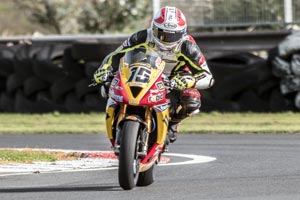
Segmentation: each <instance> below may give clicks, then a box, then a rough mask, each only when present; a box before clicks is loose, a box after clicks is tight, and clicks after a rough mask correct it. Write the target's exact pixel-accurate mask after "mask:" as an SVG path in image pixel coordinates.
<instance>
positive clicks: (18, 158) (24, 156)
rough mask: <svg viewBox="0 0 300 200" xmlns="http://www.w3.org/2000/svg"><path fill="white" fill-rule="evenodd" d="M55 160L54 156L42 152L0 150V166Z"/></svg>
mask: <svg viewBox="0 0 300 200" xmlns="http://www.w3.org/2000/svg"><path fill="white" fill-rule="evenodd" d="M56 160H57V158H56V157H55V155H54V154H50V153H47V152H43V151H31V150H23V151H19V150H9V149H0V164H1V163H20V162H21V163H24V162H26V163H30V162H34V161H48V162H53V161H56Z"/></svg>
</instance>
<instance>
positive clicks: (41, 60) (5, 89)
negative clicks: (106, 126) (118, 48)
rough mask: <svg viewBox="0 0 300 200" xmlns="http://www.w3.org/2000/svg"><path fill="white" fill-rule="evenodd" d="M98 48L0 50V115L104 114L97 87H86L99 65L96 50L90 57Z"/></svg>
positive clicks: (49, 45)
mask: <svg viewBox="0 0 300 200" xmlns="http://www.w3.org/2000/svg"><path fill="white" fill-rule="evenodd" d="M83 46H85V48H82V47H83ZM99 46H101V45H96V43H91V44H90V43H89V44H88V45H85V44H83V43H82V42H80V43H74V44H63V43H62V44H60V43H44V44H42V43H39V44H31V45H30V44H18V45H15V46H4V45H3V46H0V112H17V113H45V112H53V111H59V112H93V111H95V112H97V111H104V110H105V105H106V100H105V99H103V98H101V97H100V95H99V91H98V88H97V87H88V85H89V84H90V81H91V78H92V74H93V71H94V70H95V69H96V68H97V67H98V65H99V64H100V62H101V60H100V59H97V57H98V56H99V55H100V52H99V49H98V52H97V54H93V53H92V52H93V51H94V50H95V49H97V47H99ZM91 47H92V48H91ZM89 48H91V49H90V50H87V49H89ZM101 48H103V45H102V46H101ZM83 52H84V53H83ZM81 53H82V56H80V55H81ZM105 53H106V52H105ZM90 54H91V55H90ZM101 58H103V55H101Z"/></svg>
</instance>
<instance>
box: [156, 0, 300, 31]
mask: <svg viewBox="0 0 300 200" xmlns="http://www.w3.org/2000/svg"><path fill="white" fill-rule="evenodd" d="M154 1H155V0H154ZM158 1H159V0H158ZM159 3H160V6H167V5H169V6H176V7H178V8H180V9H181V10H182V11H183V12H184V14H185V16H186V18H187V21H188V23H189V27H196V28H197V27H199V28H205V27H206V28H209V27H245V26H264V25H268V26H270V25H279V26H281V27H285V26H286V25H299V24H300V0H160V1H159Z"/></svg>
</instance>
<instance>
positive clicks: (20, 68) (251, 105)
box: [0, 41, 300, 113]
mask: <svg viewBox="0 0 300 200" xmlns="http://www.w3.org/2000/svg"><path fill="white" fill-rule="evenodd" d="M283 46H284V45H283ZM116 47H117V45H111V44H99V43H97V42H95V41H92V42H83V41H81V42H75V43H73V44H70V43H68V44H63V43H62V44H61V43H58V42H56V43H43V44H42V43H38V44H31V45H29V44H18V45H15V46H4V45H2V46H0V84H1V85H0V112H17V113H19V112H20V113H44V112H53V111H60V112H74V113H78V112H94V111H95V112H98V111H105V105H106V100H105V99H103V98H102V97H100V94H99V88H98V87H88V85H89V83H90V82H91V79H92V77H93V73H94V71H95V70H96V69H97V68H98V66H99V65H100V64H101V61H102V60H103V59H104V58H105V56H106V55H107V54H109V53H110V52H111V51H113V50H114V49H115V48H116ZM281 48H282V47H281ZM295 49H296V47H295V46H293V47H291V48H290V49H287V50H286V51H283V50H282V49H281V51H279V50H278V48H277V50H273V52H270V54H272V55H273V56H272V58H269V60H266V59H263V58H261V57H259V56H256V55H253V54H251V53H249V52H239V53H232V54H228V53H227V54H220V55H218V56H217V57H214V58H212V59H210V60H208V66H209V67H210V69H211V72H212V73H213V76H214V78H215V81H216V82H215V85H214V86H213V87H212V88H210V89H208V90H203V91H200V92H201V94H202V107H201V109H202V111H222V112H243V111H255V112H268V111H279V110H280V111H282V110H295V109H296V108H295V107H294V106H292V105H293V103H291V102H290V101H291V99H292V100H293V98H292V97H291V96H293V95H294V96H295V95H296V94H297V92H298V90H297V88H289V89H290V90H293V92H291V93H293V95H291V94H289V95H287V96H286V95H282V93H281V92H280V85H281V82H282V81H283V80H286V79H283V77H280V76H276V73H277V74H282V73H285V75H289V74H292V73H299V71H300V70H299V67H298V66H299V63H300V62H299V60H300V59H299V55H298V54H297V53H295V52H297V51H295ZM274 52H275V53H274ZM279 52H281V54H282V53H283V52H288V53H287V55H285V56H281V54H279ZM282 63H283V64H286V65H288V66H290V65H292V66H293V67H292V68H291V69H290V70H287V69H286V67H284V65H283V64H282ZM276 64H277V65H279V66H280V67H281V68H277V69H276V70H277V71H276V70H275V72H274V68H272V67H271V66H273V65H276ZM287 80H290V79H287ZM295 85H296V83H295ZM295 87H297V85H296V86H295ZM280 95H281V96H280ZM298 96H299V95H298ZM275 98H276V99H279V100H280V101H279V102H280V103H277V102H276V99H275ZM297 99H299V98H297ZM279 104H282V105H279ZM298 104H299V103H298Z"/></svg>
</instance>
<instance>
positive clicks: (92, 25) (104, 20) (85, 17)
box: [14, 0, 152, 34]
mask: <svg viewBox="0 0 300 200" xmlns="http://www.w3.org/2000/svg"><path fill="white" fill-rule="evenodd" d="M14 3H15V5H16V7H17V8H19V9H22V10H25V11H26V14H27V16H28V18H29V19H30V20H31V21H32V22H33V23H38V24H40V25H42V26H44V27H48V28H49V29H51V30H53V33H57V34H73V33H75V34H78V33H106V32H120V31H121V32H124V31H125V32H129V31H132V29H140V28H144V24H145V22H146V23H147V21H149V20H150V18H151V9H152V7H151V1H138V0H77V1H72V0H22V1H20V0H14ZM137 22H140V23H137ZM137 26H141V27H137Z"/></svg>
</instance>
